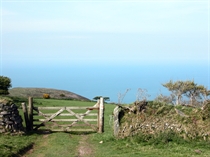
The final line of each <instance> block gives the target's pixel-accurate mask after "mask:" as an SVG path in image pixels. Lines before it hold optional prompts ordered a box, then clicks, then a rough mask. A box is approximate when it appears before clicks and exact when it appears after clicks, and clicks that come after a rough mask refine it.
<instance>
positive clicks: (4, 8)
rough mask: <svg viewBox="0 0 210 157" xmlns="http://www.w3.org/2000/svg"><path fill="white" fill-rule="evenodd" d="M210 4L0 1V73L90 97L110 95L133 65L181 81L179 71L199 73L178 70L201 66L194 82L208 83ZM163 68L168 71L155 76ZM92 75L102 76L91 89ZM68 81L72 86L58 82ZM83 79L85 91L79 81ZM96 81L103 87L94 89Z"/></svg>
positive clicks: (206, 1) (170, 0) (15, 83)
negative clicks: (107, 88)
mask: <svg viewBox="0 0 210 157" xmlns="http://www.w3.org/2000/svg"><path fill="white" fill-rule="evenodd" d="M209 4H210V1H209V0H200V1H194V0H187V1H185V0H183V1H180V0H161V1H158V0H157V1H150V0H148V1H145V0H144V1H141V0H135V1H132V0H131V1H120V0H117V1H105V0H104V1H85V0H82V1H81V0H78V1H70V0H69V1H67V0H63V1H55V0H42V1H41V0H38V1H35V0H19V1H18V0H1V52H0V53H1V58H0V59H1V60H0V62H1V68H0V75H7V76H9V77H11V79H12V82H13V87H17V86H27V87H32V86H37V87H43V86H46V87H51V88H62V89H66V90H70V91H72V92H77V93H78V94H81V95H83V96H87V97H91V96H94V95H98V94H105V95H109V93H110V90H111V89H109V90H106V85H109V86H113V88H114V85H116V84H117V83H118V82H119V80H120V78H121V77H123V78H124V76H127V75H128V76H133V77H134V76H135V75H136V73H138V72H137V71H138V68H139V69H142V68H143V71H147V73H146V75H148V76H149V75H150V73H149V72H151V73H153V74H154V73H156V75H153V76H152V77H156V76H157V75H164V79H163V80H161V81H167V80H170V79H179V78H182V76H183V73H184V75H185V76H189V79H192V78H194V77H198V76H197V75H195V74H193V75H192V71H193V69H190V70H186V71H188V72H189V71H191V73H189V74H186V72H185V71H183V70H182V68H180V67H181V65H182V66H188V67H191V68H192V67H195V66H197V65H199V67H200V66H203V67H202V68H201V70H202V71H203V76H202V79H203V81H202V79H199V80H198V81H200V80H201V82H202V83H203V82H204V85H205V86H208V87H209V86H210V83H209V80H210V78H209V73H210V72H209V71H210V62H209V60H210V55H209V53H210V52H209V35H210V33H209V27H210V26H209V20H210V18H209ZM164 66H167V67H168V70H167V71H165V72H164V73H161V69H159V68H163V67H164ZM148 67H150V68H148ZM176 67H177V68H180V69H179V71H180V73H176V74H174V73H173V72H172V71H171V70H170V69H171V68H176ZM185 69H187V68H185ZM99 71H103V72H99ZM157 71H159V73H158V74H157ZM198 71H199V70H198ZM40 73H41V76H40V77H41V78H42V80H41V79H38V77H37V76H38V75H40ZM195 73H196V72H195ZM27 75H29V76H27ZM58 75H59V77H57V76H58ZM142 75H143V74H142ZM20 76H21V77H20ZM23 76H24V77H25V78H23ZM30 76H31V77H30ZM65 76H66V77H67V76H68V77H67V78H66V80H65V79H64V80H65V81H64V80H63V78H64V77H65ZM119 76H121V77H119ZM100 77H101V78H100ZM102 77H103V78H102ZM118 77H119V78H118ZM150 77H151V76H150ZM71 79H72V80H71ZM98 79H99V80H100V79H101V80H103V81H102V82H100V83H99V82H98V85H97V87H95V82H97V81H98ZM139 79H140V81H141V77H139ZM185 79H188V78H187V77H185ZM68 80H69V81H70V82H72V83H69V84H70V85H69V86H67V85H64V82H65V84H66V83H67V82H68ZM113 80H115V81H113ZM43 81H44V83H43ZM124 81H125V82H132V79H131V78H129V77H128V78H126V80H125V79H124ZM154 81H155V80H152V82H154ZM56 82H57V83H56ZM58 82H59V83H58ZM84 82H86V84H85V85H84V86H85V87H86V86H87V85H88V87H87V88H88V89H85V87H84V88H81V87H79V86H78V84H80V85H82V83H84ZM108 82H112V83H111V84H109V83H108ZM134 82H135V81H134ZM134 82H133V83H134ZM136 82H137V81H136ZM136 82H135V83H136ZM160 83H161V82H160V81H157V82H156V84H160ZM76 84H77V86H76ZM101 84H103V86H104V87H105V88H104V87H103V88H104V90H102V89H101V88H99V87H98V86H99V85H101ZM123 84H126V83H122V84H119V86H120V87H121V88H118V87H119V86H116V88H115V89H112V92H113V93H116V94H115V95H112V97H116V95H117V93H118V92H122V91H124V90H126V88H127V86H128V88H129V85H127V86H126V87H124V86H123ZM144 84H145V83H144ZM140 85H141V84H140ZM89 86H90V87H89ZM130 86H132V87H133V88H136V89H137V88H139V87H138V86H135V85H130ZM145 87H146V86H145ZM90 88H91V89H92V91H91V90H90ZM85 90H86V91H87V92H83V91H85ZM158 90H159V89H157V91H158ZM93 91H94V93H93ZM97 91H98V92H97ZM106 91H107V92H106ZM88 93H92V95H89V94H88ZM114 100H115V99H114Z"/></svg>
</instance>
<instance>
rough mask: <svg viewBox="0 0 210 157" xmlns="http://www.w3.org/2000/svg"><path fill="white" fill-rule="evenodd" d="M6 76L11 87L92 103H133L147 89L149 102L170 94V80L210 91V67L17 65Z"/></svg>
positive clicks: (205, 65)
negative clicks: (63, 94) (47, 90)
mask: <svg viewBox="0 0 210 157" xmlns="http://www.w3.org/2000/svg"><path fill="white" fill-rule="evenodd" d="M2 75H3V76H8V77H10V78H11V80H12V87H41V88H54V89H61V90H67V91H70V92H73V93H76V94H79V95H81V96H84V97H86V98H88V99H90V100H92V99H93V98H94V97H95V96H103V97H109V98H110V101H108V102H114V103H125V104H130V103H133V102H134V101H136V100H137V99H138V98H139V97H138V94H139V92H138V91H139V89H142V90H144V91H145V92H144V94H146V95H147V100H154V99H155V98H156V97H157V96H158V95H159V94H163V95H166V96H167V95H170V92H169V91H168V90H167V89H166V88H165V87H163V85H162V84H164V83H167V82H169V81H170V80H173V81H177V80H183V81H186V80H194V82H195V83H197V84H199V85H204V86H205V87H207V88H208V89H210V66H209V64H207V63H205V64H196V63H191V64H179V63H177V64H135V65H126V64H123V65H114V64H107V65H106V64H103V65H83V64H80V65H65V66H64V65H54V64H53V65H50V64H49V65H46V66H43V65H40V66H39V65H37V64H36V65H27V66H23V65H17V66H11V67H10V66H8V67H3V70H2Z"/></svg>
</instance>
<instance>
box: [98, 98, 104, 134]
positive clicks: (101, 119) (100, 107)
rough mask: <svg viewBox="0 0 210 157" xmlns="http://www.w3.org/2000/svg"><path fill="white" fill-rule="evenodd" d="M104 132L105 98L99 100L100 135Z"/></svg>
mask: <svg viewBox="0 0 210 157" xmlns="http://www.w3.org/2000/svg"><path fill="white" fill-rule="evenodd" d="M103 132H104V98H103V97H100V100H99V128H98V133H103Z"/></svg>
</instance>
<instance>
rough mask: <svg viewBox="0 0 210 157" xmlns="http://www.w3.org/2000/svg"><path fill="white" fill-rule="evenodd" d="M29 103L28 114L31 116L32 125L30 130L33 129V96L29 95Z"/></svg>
mask: <svg viewBox="0 0 210 157" xmlns="http://www.w3.org/2000/svg"><path fill="white" fill-rule="evenodd" d="M28 105H29V109H28V116H29V126H30V130H31V131H32V130H33V97H29V98H28Z"/></svg>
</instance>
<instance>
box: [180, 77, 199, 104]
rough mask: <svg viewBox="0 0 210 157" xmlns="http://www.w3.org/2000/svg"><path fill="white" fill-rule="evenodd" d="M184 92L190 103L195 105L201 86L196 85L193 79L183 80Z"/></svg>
mask: <svg viewBox="0 0 210 157" xmlns="http://www.w3.org/2000/svg"><path fill="white" fill-rule="evenodd" d="M184 84H185V88H186V93H185V95H186V96H187V97H189V98H190V104H191V105H195V104H196V103H197V102H198V101H197V99H201V90H203V87H202V86H198V85H197V84H196V83H195V82H194V81H185V82H184Z"/></svg>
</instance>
